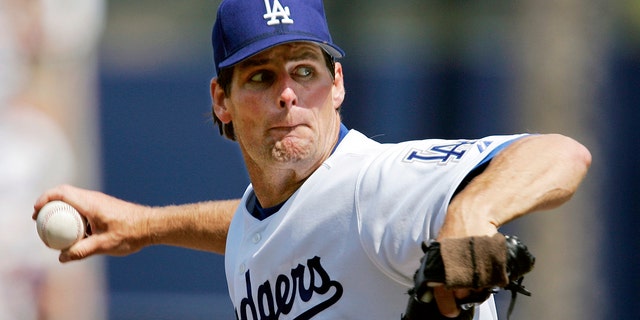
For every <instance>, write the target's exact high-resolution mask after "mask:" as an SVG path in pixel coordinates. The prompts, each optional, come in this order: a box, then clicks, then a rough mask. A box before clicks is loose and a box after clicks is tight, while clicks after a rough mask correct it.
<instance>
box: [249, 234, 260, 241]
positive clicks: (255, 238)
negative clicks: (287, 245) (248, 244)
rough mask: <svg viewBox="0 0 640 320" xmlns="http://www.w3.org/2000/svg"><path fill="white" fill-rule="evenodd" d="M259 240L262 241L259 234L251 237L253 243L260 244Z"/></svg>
mask: <svg viewBox="0 0 640 320" xmlns="http://www.w3.org/2000/svg"><path fill="white" fill-rule="evenodd" d="M261 239H262V236H261V235H260V234H259V233H256V234H254V235H253V238H252V239H251V240H253V243H258V242H260V240H261Z"/></svg>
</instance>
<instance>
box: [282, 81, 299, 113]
mask: <svg viewBox="0 0 640 320" xmlns="http://www.w3.org/2000/svg"><path fill="white" fill-rule="evenodd" d="M297 104H298V96H297V95H296V93H295V91H293V89H292V88H291V86H285V88H284V89H283V90H282V93H281V94H280V107H281V108H291V107H292V106H294V105H297Z"/></svg>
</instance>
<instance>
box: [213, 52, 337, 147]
mask: <svg viewBox="0 0 640 320" xmlns="http://www.w3.org/2000/svg"><path fill="white" fill-rule="evenodd" d="M322 53H323V56H324V62H325V65H326V66H327V69H329V74H331V79H335V78H336V60H335V58H334V57H332V56H331V55H330V54H329V53H327V52H326V51H324V50H322ZM233 70H234V66H230V67H227V68H222V69H220V72H219V73H218V79H217V82H218V85H219V86H220V87H222V90H223V91H224V94H225V95H226V96H229V95H231V80H232V79H233ZM211 114H212V115H213V122H214V123H215V124H216V125H217V126H218V128H219V129H220V135H222V136H224V137H226V138H227V139H229V140H233V141H235V140H236V135H235V132H234V131H233V123H231V122H229V123H226V124H225V123H223V122H222V121H220V119H218V117H217V116H216V113H215V111H214V110H213V108H211Z"/></svg>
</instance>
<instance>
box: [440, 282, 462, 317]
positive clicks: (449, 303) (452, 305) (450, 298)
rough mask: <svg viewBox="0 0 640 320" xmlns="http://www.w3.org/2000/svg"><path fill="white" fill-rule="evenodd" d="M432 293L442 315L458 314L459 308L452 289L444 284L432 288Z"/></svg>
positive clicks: (451, 315)
mask: <svg viewBox="0 0 640 320" xmlns="http://www.w3.org/2000/svg"><path fill="white" fill-rule="evenodd" d="M433 295H434V297H435V298H436V303H437V304H438V309H439V310H440V313H441V314H442V315H443V316H445V317H447V318H455V317H457V316H459V315H460V309H459V308H458V304H457V302H456V298H455V296H454V292H453V291H452V290H447V289H446V288H445V287H444V286H439V287H435V288H433Z"/></svg>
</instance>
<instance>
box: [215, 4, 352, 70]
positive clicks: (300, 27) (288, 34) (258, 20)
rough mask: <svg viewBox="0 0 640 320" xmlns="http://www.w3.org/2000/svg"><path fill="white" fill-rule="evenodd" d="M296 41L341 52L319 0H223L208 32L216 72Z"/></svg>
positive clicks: (336, 56)
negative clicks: (210, 33) (331, 33)
mask: <svg viewBox="0 0 640 320" xmlns="http://www.w3.org/2000/svg"><path fill="white" fill-rule="evenodd" d="M296 41H310V42H314V43H316V44H318V45H319V46H320V47H321V48H322V49H324V50H325V51H326V52H327V53H329V54H330V55H331V56H333V57H334V58H342V57H343V56H344V51H343V50H342V49H340V47H338V46H337V45H335V44H334V43H333V41H332V40H331V35H330V34H329V26H328V25H327V18H326V16H325V13H324V5H323V4H322V0H224V1H223V2H222V3H221V4H220V7H219V8H218V15H217V18H216V22H215V24H214V25H213V32H212V35H211V42H212V43H213V58H214V62H215V67H216V73H220V69H222V68H226V67H230V66H232V65H234V64H236V63H238V62H240V61H242V60H244V59H246V58H249V57H251V56H253V55H255V54H257V53H259V52H261V51H263V50H265V49H269V48H272V47H274V46H277V45H280V44H283V43H288V42H296Z"/></svg>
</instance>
